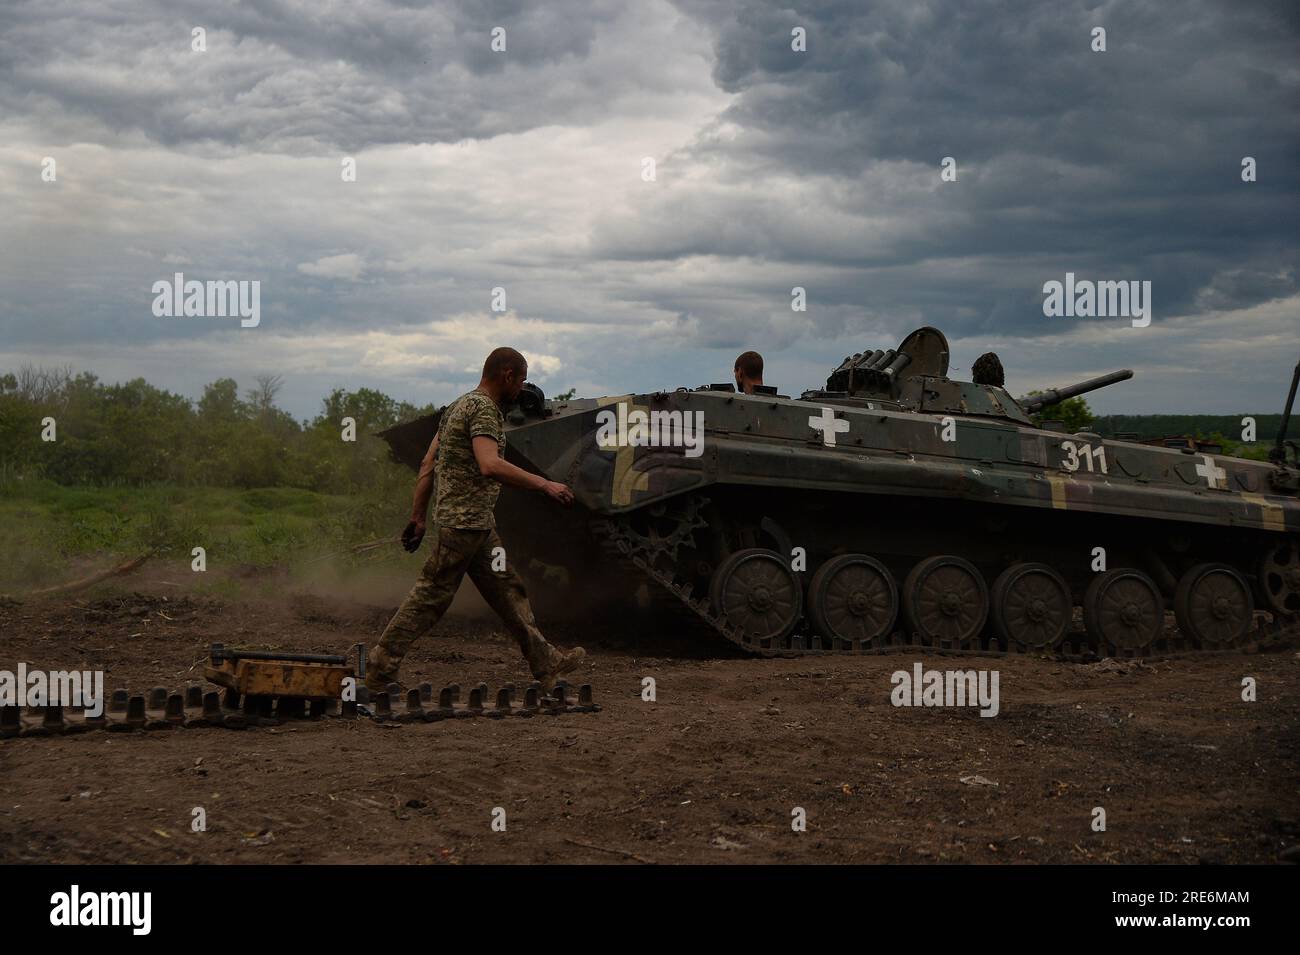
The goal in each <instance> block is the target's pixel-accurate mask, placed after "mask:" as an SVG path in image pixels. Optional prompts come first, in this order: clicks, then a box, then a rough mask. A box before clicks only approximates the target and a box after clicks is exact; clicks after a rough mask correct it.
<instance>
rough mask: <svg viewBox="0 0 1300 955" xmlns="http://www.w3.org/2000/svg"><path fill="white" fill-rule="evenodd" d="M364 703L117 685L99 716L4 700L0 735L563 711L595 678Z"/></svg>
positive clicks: (455, 688)
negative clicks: (136, 690) (142, 691)
mask: <svg viewBox="0 0 1300 955" xmlns="http://www.w3.org/2000/svg"><path fill="white" fill-rule="evenodd" d="M362 695H363V701H362V702H361V703H352V702H348V703H340V702H339V701H338V700H330V701H328V702H327V703H322V704H321V705H319V706H316V705H307V704H306V701H304V700H302V699H294V698H290V697H286V698H283V699H281V700H279V701H278V703H277V704H276V705H274V706H273V703H272V698H271V697H261V698H256V697H244V698H243V699H242V700H241V699H240V697H239V694H237V693H235V692H234V691H233V690H227V691H226V692H225V693H224V694H218V693H216V692H212V691H209V692H207V693H203V692H202V691H201V689H200V688H199V687H196V686H192V687H189V688H188V692H186V693H168V692H167V691H166V690H165V689H161V688H155V689H154V690H153V691H152V692H151V693H150V695H149V697H148V698H147V699H146V697H144V696H140V695H136V696H128V695H127V693H126V691H125V690H116V691H114V693H113V701H112V703H111V704H110V705H108V706H107V707H106V709H105V711H104V712H103V713H102V714H101V715H100V716H99V717H94V718H90V717H87V716H86V715H85V714H84V713H83V712H81V711H80V710H78V709H73V708H70V707H69V708H66V709H65V708H64V707H62V706H41V707H18V706H0V740H7V739H16V738H22V739H35V738H40V737H47V736H74V735H79V734H81V733H87V732H92V731H104V730H106V731H108V732H114V733H117V732H129V733H137V732H140V733H155V732H169V731H172V730H182V729H184V730H191V729H216V728H220V729H233V730H242V729H249V728H257V727H264V726H281V725H284V724H286V723H288V724H292V723H302V722H319V721H320V720H322V719H342V720H348V721H353V720H356V719H357V718H358V716H362V715H365V716H370V717H372V718H373V719H375V720H377V721H379V722H387V723H435V722H438V721H440V720H451V719H472V718H480V717H485V718H488V719H505V718H507V717H515V718H528V717H533V716H560V715H563V714H569V713H596V712H599V711H600V706H599V705H598V704H597V703H596V702H595V700H594V698H593V694H592V689H591V684H589V683H584V684H582V685H581V686H580V687H578V691H577V697H576V698H575V697H574V696H573V692H572V687H570V686H569V684H567V683H563V682H561V683H559V684H557V685H556V686H555V687H554V689H552V690H550V691H549V692H546V693H543V692H542V690H541V686H540V684H537V683H534V684H532V685H530V686H529V687H528V688H527V689H526V691H525V692H524V694H523V698H522V699H519V698H517V694H516V691H515V686H514V684H506V685H505V686H503V687H501V688H500V689H499V690H498V691H497V692H496V693H495V694H492V693H491V692H490V691H489V689H488V686H487V684H486V683H480V684H478V685H476V686H474V687H472V688H470V690H469V692H468V693H467V694H466V698H465V699H464V700H463V701H462V699H461V688H460V685H459V684H456V683H453V684H450V685H448V686H445V687H443V688H442V690H441V691H439V692H438V693H437V694H435V693H434V691H433V685H432V684H431V683H422V684H420V686H418V687H414V688H412V689H411V690H410V691H408V693H406V694H403V693H402V692H401V690H400V689H398V688H396V684H393V685H392V686H391V687H390V688H389V692H388V693H386V694H381V695H379V696H378V697H377V698H376V699H374V700H373V701H371V700H370V699H369V698H368V695H367V694H364V693H363V694H362Z"/></svg>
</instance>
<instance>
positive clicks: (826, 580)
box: [808, 554, 898, 645]
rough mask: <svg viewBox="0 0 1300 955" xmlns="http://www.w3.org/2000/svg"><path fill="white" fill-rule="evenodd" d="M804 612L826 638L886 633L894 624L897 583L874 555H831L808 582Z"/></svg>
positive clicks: (864, 637) (872, 637)
mask: <svg viewBox="0 0 1300 955" xmlns="http://www.w3.org/2000/svg"><path fill="white" fill-rule="evenodd" d="M808 615H809V616H810V617H812V621H813V626H815V627H816V628H817V632H818V633H819V634H821V636H822V637H824V638H825V639H826V640H827V641H831V640H835V639H839V640H868V641H870V640H878V639H881V638H883V637H887V636H889V633H890V631H891V630H892V629H893V627H894V619H895V618H896V617H897V616H898V585H897V584H895V583H894V575H893V574H891V573H890V572H889V570H888V568H886V567H885V565H884V564H882V563H881V562H880V561H878V560H876V559H875V558H874V557H868V556H867V555H866V554H843V555H841V556H839V557H832V558H831V559H830V560H828V561H826V563H824V564H822V565H821V567H820V568H818V570H817V573H815V574H814V575H813V579H812V583H811V584H809V585H808ZM832 645H833V644H832Z"/></svg>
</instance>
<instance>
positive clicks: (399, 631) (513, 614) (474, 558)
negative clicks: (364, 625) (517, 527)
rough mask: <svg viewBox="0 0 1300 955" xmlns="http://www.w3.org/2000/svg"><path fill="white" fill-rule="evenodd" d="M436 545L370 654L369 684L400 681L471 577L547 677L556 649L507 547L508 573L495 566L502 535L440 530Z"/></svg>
mask: <svg viewBox="0 0 1300 955" xmlns="http://www.w3.org/2000/svg"><path fill="white" fill-rule="evenodd" d="M432 546H433V553H432V554H430V555H429V559H428V560H427V561H425V564H424V569H423V570H422V571H421V572H420V579H419V580H417V581H416V582H415V586H414V587H412V588H411V592H410V593H409V594H407V595H406V599H405V600H404V601H402V605H401V606H400V607H399V608H398V609H397V613H395V614H393V619H392V620H390V621H389V622H388V626H387V627H385V628H384V633H383V636H381V637H380V638H379V643H378V645H377V646H376V647H375V648H374V649H373V650H372V651H371V653H370V657H369V661H368V663H369V670H368V671H367V673H366V684H367V685H368V686H369V687H370V688H371V689H372V690H378V689H380V688H382V687H385V686H387V685H388V684H389V683H393V682H396V680H397V671H398V669H399V668H400V667H401V665H402V658H403V657H405V656H406V653H407V651H408V650H409V649H410V648H411V644H413V643H414V642H415V641H416V640H418V639H419V638H420V637H422V636H424V635H425V634H426V633H428V632H429V631H430V630H432V629H433V627H434V625H435V624H436V623H437V622H438V621H439V620H440V619H441V618H442V615H443V614H444V613H446V612H447V608H448V607H450V606H451V601H452V598H453V597H455V596H456V590H457V589H458V588H459V587H460V582H461V581H462V580H463V579H464V578H465V575H466V574H468V575H469V579H470V580H472V581H474V586H475V587H477V588H478V592H479V593H480V594H482V595H483V599H484V600H485V601H486V602H487V604H488V606H489V607H491V608H492V609H493V610H494V611H496V613H497V616H499V617H500V618H501V619H502V621H504V622H505V625H506V629H507V630H509V631H510V635H511V636H513V637H514V638H515V640H516V641H517V642H518V643H519V649H520V650H521V651H522V652H523V655H524V658H525V659H526V660H527V661H528V665H529V668H530V669H531V670H532V672H533V675H534V676H541V675H542V674H544V673H545V672H546V671H547V669H548V664H549V663H550V662H551V659H552V657H553V655H554V654H555V652H556V651H555V650H554V649H553V648H552V647H551V645H550V644H549V643H547V642H546V638H545V637H543V636H542V632H541V631H540V630H539V629H538V628H537V621H536V619H534V617H533V608H532V607H531V606H530V605H529V603H528V594H527V593H526V592H525V590H524V582H523V581H522V580H520V579H519V575H518V574H516V573H515V572H514V570H512V569H511V567H510V564H509V563H506V562H505V558H504V553H505V551H504V548H503V549H502V550H500V551H497V554H498V555H500V556H499V557H498V559H497V565H498V566H502V567H503V568H504V569H502V570H494V569H493V567H492V564H493V551H494V550H496V548H499V547H502V544H501V538H500V537H499V536H498V535H497V532H496V531H495V530H465V529H462V528H455V527H439V528H436V529H435V533H434V535H433V545H432Z"/></svg>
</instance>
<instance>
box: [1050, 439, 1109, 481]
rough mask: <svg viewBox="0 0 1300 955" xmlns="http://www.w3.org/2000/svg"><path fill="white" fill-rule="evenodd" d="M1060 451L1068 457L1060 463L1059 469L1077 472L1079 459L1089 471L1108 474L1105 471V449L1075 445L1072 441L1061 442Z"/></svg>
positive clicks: (1088, 445) (1087, 445)
mask: <svg viewBox="0 0 1300 955" xmlns="http://www.w3.org/2000/svg"><path fill="white" fill-rule="evenodd" d="M1061 450H1062V451H1065V452H1066V453H1067V455H1068V457H1066V459H1065V460H1064V461H1062V462H1061V467H1063V468H1065V470H1067V471H1077V470H1079V459H1080V458H1082V459H1083V460H1084V461H1085V462H1086V463H1087V465H1088V470H1089V471H1100V472H1101V473H1102V474H1109V473H1110V472H1109V471H1107V470H1106V449H1105V448H1104V447H1097V448H1093V446H1092V445H1090V444H1083V443H1079V444H1075V443H1074V442H1073V441H1062V442H1061ZM1094 462H1095V463H1094Z"/></svg>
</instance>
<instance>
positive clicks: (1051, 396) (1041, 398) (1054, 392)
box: [1020, 368, 1133, 414]
mask: <svg viewBox="0 0 1300 955" xmlns="http://www.w3.org/2000/svg"><path fill="white" fill-rule="evenodd" d="M1132 377H1133V372H1131V371H1130V370H1129V369H1127V368H1125V369H1122V370H1121V371H1112V372H1111V373H1110V374H1108V375H1099V376H1097V377H1096V378H1089V379H1088V380H1087V381H1080V382H1078V383H1077V384H1073V385H1066V386H1065V387H1064V388H1052V389H1049V390H1048V391H1044V392H1043V393H1042V394H1039V395H1027V396H1025V397H1024V398H1021V399H1020V407H1021V408H1023V409H1024V410H1025V411H1026V412H1027V413H1029V414H1033V413H1034V412H1036V411H1039V410H1041V409H1043V408H1046V407H1047V406H1048V405H1054V404H1056V403H1057V402H1058V401H1064V400H1065V399H1067V398H1073V397H1075V396H1076V395H1082V394H1086V393H1088V392H1089V391H1096V390H1097V389H1098V388H1105V387H1106V386H1107V385H1113V384H1115V383H1116V382H1117V381H1127V380H1128V379H1130V378H1132Z"/></svg>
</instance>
